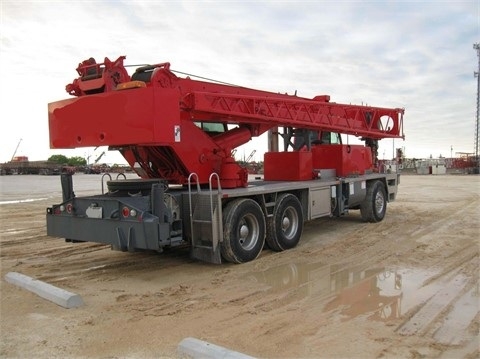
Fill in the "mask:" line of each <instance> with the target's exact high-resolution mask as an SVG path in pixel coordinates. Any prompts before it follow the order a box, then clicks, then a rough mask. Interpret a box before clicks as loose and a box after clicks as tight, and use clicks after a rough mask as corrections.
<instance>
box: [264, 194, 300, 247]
mask: <svg viewBox="0 0 480 359" xmlns="http://www.w3.org/2000/svg"><path fill="white" fill-rule="evenodd" d="M302 231H303V213H302V206H301V204H300V201H299V200H298V198H297V197H296V196H294V195H293V194H290V193H284V194H282V195H280V196H279V197H278V199H277V203H276V205H275V210H274V212H273V216H272V217H270V218H269V219H268V233H267V244H268V246H269V247H270V248H271V249H272V250H274V251H283V250H286V249H290V248H293V247H295V246H296V245H297V244H298V242H299V241H300V237H301V235H302Z"/></svg>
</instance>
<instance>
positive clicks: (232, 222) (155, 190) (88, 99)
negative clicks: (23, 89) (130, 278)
mask: <svg viewBox="0 0 480 359" xmlns="http://www.w3.org/2000/svg"><path fill="white" fill-rule="evenodd" d="M124 59H125V56H121V57H119V58H118V59H117V60H115V61H110V60H109V59H108V58H105V60H104V62H103V63H97V62H96V61H95V60H94V59H93V58H90V59H88V60H85V61H83V62H82V63H80V64H79V66H78V68H77V72H78V75H79V76H78V78H76V79H75V80H74V81H73V82H72V83H71V84H68V85H67V86H66V90H67V92H68V93H69V94H71V95H73V97H72V98H69V99H65V100H61V101H58V102H53V103H50V104H49V106H48V115H49V132H50V147H51V148H55V149H59V148H76V147H90V146H92V147H93V146H109V149H110V150H118V151H119V152H120V153H121V154H122V155H123V157H124V158H125V159H126V161H127V162H128V163H129V165H130V166H131V168H132V169H133V170H134V171H135V172H136V173H137V174H138V176H139V178H135V179H125V178H123V179H121V178H120V179H118V178H117V179H115V180H112V179H111V178H110V180H108V181H106V186H107V188H106V190H105V189H104V181H103V178H102V192H101V193H99V194H98V195H94V196H85V197H76V196H75V194H74V188H73V180H72V176H71V175H69V174H65V175H62V177H61V184H62V194H63V201H62V203H60V204H55V205H52V206H51V207H49V208H47V214H46V219H47V233H48V235H50V236H55V237H62V238H65V239H66V240H67V241H70V242H85V241H91V242H98V243H105V244H110V245H111V247H112V248H113V249H117V250H123V251H127V250H128V251H135V250H154V251H162V250H163V249H164V248H168V247H175V246H179V245H189V246H190V250H191V256H192V257H193V258H197V259H200V260H203V261H207V262H211V263H221V262H222V259H223V260H226V261H228V262H233V263H242V262H247V261H251V260H254V259H255V258H256V257H257V256H258V255H259V254H260V253H261V251H262V249H263V248H264V246H265V244H266V245H268V247H269V248H270V249H272V250H274V251H283V250H286V249H289V248H293V247H295V246H296V245H297V244H298V242H299V240H300V237H301V234H302V230H303V224H304V222H305V221H310V220H314V219H316V218H319V217H324V216H342V215H344V214H347V213H348V211H350V210H359V211H360V213H361V217H362V218H363V220H365V221H369V222H379V221H381V220H382V219H383V218H384V216H385V212H386V209H387V202H391V201H394V200H395V197H396V194H397V186H398V184H399V181H400V175H399V174H398V173H386V172H385V171H383V170H382V169H381V168H379V164H378V162H379V161H378V158H377V150H378V141H379V140H380V139H383V138H403V137H404V135H403V114H404V110H403V109H400V108H379V107H372V106H363V105H362V106H358V105H347V104H338V103H334V102H330V97H329V96H327V95H322V96H316V97H314V98H312V99H307V98H302V97H297V96H296V95H287V94H278V93H272V92H267V91H260V90H254V89H250V88H245V87H239V86H234V85H230V84H224V83H216V82H213V81H207V80H205V79H202V80H194V79H192V78H191V77H190V76H185V77H179V76H177V75H176V74H175V71H173V70H171V69H170V64H169V63H160V64H155V65H148V66H140V67H138V68H136V70H135V72H134V73H133V74H132V75H131V76H130V75H129V74H128V72H127V70H126V68H125V66H124V64H123V62H124ZM183 75H185V74H183ZM266 132H268V133H269V142H270V143H269V152H267V153H265V156H264V176H263V178H262V179H256V180H254V181H249V180H248V171H247V169H246V168H244V167H242V166H241V165H239V164H238V163H237V162H236V161H235V159H234V157H233V155H232V151H233V150H234V149H235V148H237V147H239V146H240V145H242V144H245V143H247V142H248V141H250V140H251V138H252V137H255V136H260V135H261V134H263V133H266ZM341 134H347V135H354V136H357V137H359V138H360V139H362V140H363V141H364V143H365V145H360V144H357V145H353V144H352V145H350V144H343V143H342V140H341ZM280 138H282V139H283V149H282V150H279V143H280V141H279V139H280Z"/></svg>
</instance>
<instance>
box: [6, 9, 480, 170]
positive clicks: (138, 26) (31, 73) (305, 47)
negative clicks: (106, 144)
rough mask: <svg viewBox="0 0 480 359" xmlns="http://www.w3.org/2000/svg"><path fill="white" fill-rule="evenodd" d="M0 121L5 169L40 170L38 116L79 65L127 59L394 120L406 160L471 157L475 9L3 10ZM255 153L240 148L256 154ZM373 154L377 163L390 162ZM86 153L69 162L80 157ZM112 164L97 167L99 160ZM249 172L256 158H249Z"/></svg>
mask: <svg viewBox="0 0 480 359" xmlns="http://www.w3.org/2000/svg"><path fill="white" fill-rule="evenodd" d="M0 6H1V9H0V10H1V13H2V15H1V31H0V34H1V35H0V77H1V79H2V80H1V82H0V105H1V106H0V118H1V121H2V129H3V130H2V131H1V134H0V141H2V148H3V149H2V151H0V162H4V161H8V160H9V159H10V157H11V154H12V152H13V150H14V149H15V147H16V144H17V142H18V140H19V138H23V141H22V144H21V146H20V149H19V150H20V151H21V152H22V154H25V155H28V156H29V157H30V158H32V159H45V158H46V157H48V156H49V155H50V154H51V153H52V151H50V150H49V149H48V130H47V111H46V108H47V103H48V102H51V101H56V100H59V99H62V98H66V97H68V95H67V94H66V93H65V91H64V87H65V85H66V84H67V83H69V82H71V81H72V80H73V78H74V77H76V71H75V68H76V66H77V64H78V63H79V62H80V61H82V60H83V59H85V58H88V57H90V56H93V57H96V58H97V60H103V58H104V57H109V58H110V59H115V58H117V57H118V56H120V55H127V60H126V63H127V64H144V63H159V62H165V61H169V62H171V63H172V68H173V69H176V70H179V71H184V72H188V73H191V74H197V75H200V76H204V77H208V78H213V79H217V80H221V81H225V82H229V83H235V84H239V85H243V86H247V87H253V88H259V89H262V90H270V91H274V92H282V93H285V92H288V93H290V94H293V93H294V92H295V91H297V93H298V95H299V96H305V97H313V96H316V95H319V94H329V95H331V97H332V101H336V102H344V103H368V104H370V105H374V106H383V107H405V108H406V114H405V132H406V136H407V137H406V138H407V139H406V141H405V142H402V141H399V140H397V141H396V142H395V145H397V144H398V146H405V147H406V153H407V155H411V156H412V157H413V156H415V157H426V156H429V155H430V153H433V154H434V155H438V153H442V154H443V155H448V154H449V152H450V148H451V146H453V148H454V149H455V151H457V150H458V151H463V152H472V151H473V142H474V138H473V130H474V124H475V101H476V80H475V79H474V77H473V71H477V70H478V69H477V66H478V59H477V57H476V54H475V52H474V51H473V49H472V45H473V43H474V42H478V41H480V26H479V4H478V2H476V1H456V2H447V1H388V2H381V1H369V2H356V1H255V2H254V1H228V2H220V1H195V2H193V1H134V2H133V1H115V2H111V1H69V2H66V1H65V2H60V1H45V2H35V1H2V2H1V3H0ZM262 141H263V143H261V144H260V143H259V142H258V140H257V141H256V142H253V143H252V144H250V145H249V146H250V147H249V146H248V145H247V146H246V147H245V148H246V150H245V151H246V152H248V153H250V152H251V150H250V149H251V148H252V146H254V147H253V148H260V147H261V146H264V142H265V141H264V140H262ZM391 145H392V144H391V142H389V141H385V145H383V141H382V146H383V147H385V151H388V152H390V153H391V152H392V149H391V147H392V146H391ZM86 150H88V151H92V150H93V149H79V150H78V153H80V155H83V154H84V152H85V151H86ZM109 156H110V154H109V155H108V156H107V157H106V158H107V159H108V158H109ZM256 158H257V159H261V151H257V154H256Z"/></svg>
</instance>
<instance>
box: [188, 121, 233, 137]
mask: <svg viewBox="0 0 480 359" xmlns="http://www.w3.org/2000/svg"><path fill="white" fill-rule="evenodd" d="M195 125H196V126H197V127H199V128H201V129H202V130H203V131H205V132H206V133H208V134H209V135H210V136H215V135H218V134H219V133H224V132H226V131H227V125H226V124H224V123H221V122H199V121H195Z"/></svg>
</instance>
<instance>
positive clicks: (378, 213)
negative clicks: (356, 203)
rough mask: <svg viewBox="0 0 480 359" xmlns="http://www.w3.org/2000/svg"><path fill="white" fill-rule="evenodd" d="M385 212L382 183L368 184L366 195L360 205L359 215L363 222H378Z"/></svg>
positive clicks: (384, 195) (385, 200) (384, 196)
mask: <svg viewBox="0 0 480 359" xmlns="http://www.w3.org/2000/svg"><path fill="white" fill-rule="evenodd" d="M386 211H387V192H386V191H385V185H384V184H383V182H382V181H375V182H369V183H368V184H367V194H366V196H365V199H364V200H363V202H362V203H361V204H360V214H361V215H362V219H363V220H364V221H365V222H374V223H375V222H380V221H381V220H383V218H384V217H385V213H386Z"/></svg>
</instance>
